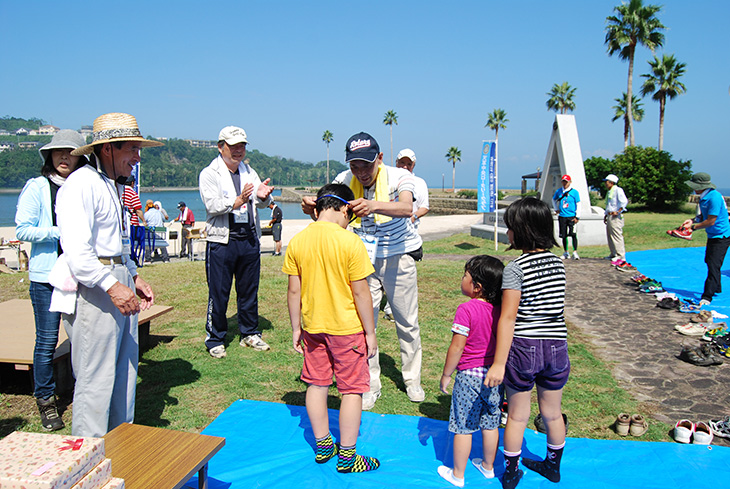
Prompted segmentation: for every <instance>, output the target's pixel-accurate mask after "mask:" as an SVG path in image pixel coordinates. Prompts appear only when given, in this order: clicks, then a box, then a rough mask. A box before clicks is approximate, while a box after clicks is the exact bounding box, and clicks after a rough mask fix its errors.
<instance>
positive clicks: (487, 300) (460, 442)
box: [438, 255, 504, 487]
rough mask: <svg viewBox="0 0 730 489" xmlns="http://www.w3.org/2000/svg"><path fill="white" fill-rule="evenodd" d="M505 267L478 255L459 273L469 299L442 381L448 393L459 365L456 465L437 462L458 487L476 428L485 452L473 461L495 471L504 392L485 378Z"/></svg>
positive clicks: (460, 312) (454, 399)
mask: <svg viewBox="0 0 730 489" xmlns="http://www.w3.org/2000/svg"><path fill="white" fill-rule="evenodd" d="M503 269H504V265H503V264H502V262H501V261H499V260H498V259H496V258H494V257H491V256H487V255H480V256H475V257H473V258H471V259H470V260H469V261H467V262H466V265H465V266H464V276H463V277H462V279H461V293H462V294H464V295H465V296H467V297H469V298H471V300H469V301H467V302H465V303H463V304H461V305H459V307H458V308H457V309H456V316H455V317H454V324H453V325H452V327H451V331H452V332H453V337H452V339H451V345H450V346H449V351H448V353H447V354H446V363H445V364H444V372H443V375H442V376H441V382H440V384H441V386H440V387H441V392H443V393H444V394H448V392H447V391H446V388H447V387H448V385H449V383H450V382H451V376H452V375H453V373H454V371H457V374H456V380H455V381H454V388H453V393H452V396H451V413H450V415H449V431H451V432H452V433H454V468H453V469H451V468H449V467H446V466H445V465H442V466H440V467H439V468H438V473H439V475H440V476H441V477H443V478H444V479H446V480H447V481H449V482H451V483H452V484H453V485H455V486H457V487H463V486H464V471H465V470H466V462H467V460H468V459H469V453H470V452H471V438H472V433H474V432H476V431H478V430H481V432H482V440H483V446H484V453H483V458H475V459H473V460H472V464H474V467H476V468H477V470H479V472H481V473H482V475H483V476H484V477H486V478H488V479H491V478H493V477H494V458H495V456H496V454H497V445H498V444H499V432H498V431H497V428H498V427H499V421H500V416H501V412H500V401H501V398H502V394H501V390H500V388H499V387H488V386H486V385H484V379H485V377H486V373H487V370H489V367H490V366H491V365H492V362H493V360H494V350H495V346H496V327H497V322H498V321H499V314H500V307H499V306H500V302H501V298H502V270H503Z"/></svg>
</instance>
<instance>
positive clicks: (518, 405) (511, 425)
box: [504, 387, 530, 453]
mask: <svg viewBox="0 0 730 489" xmlns="http://www.w3.org/2000/svg"><path fill="white" fill-rule="evenodd" d="M507 403H508V405H509V416H508V417H507V426H506V427H505V428H504V449H505V450H506V451H508V452H512V453H516V452H519V451H521V450H522V440H523V438H524V436H525V428H526V427H527V421H528V420H529V419H530V391H526V392H518V391H514V390H512V389H510V388H509V387H508V388H507Z"/></svg>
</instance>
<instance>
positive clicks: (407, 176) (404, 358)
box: [302, 132, 426, 410]
mask: <svg viewBox="0 0 730 489" xmlns="http://www.w3.org/2000/svg"><path fill="white" fill-rule="evenodd" d="M345 162H347V163H348V164H349V165H350V169H349V170H347V171H344V172H342V173H340V174H339V175H337V176H336V177H335V179H334V181H333V183H342V184H344V185H347V186H349V187H350V188H351V189H352V192H353V194H354V195H355V200H353V201H352V202H350V207H351V208H352V211H353V213H354V214H355V216H357V219H356V220H355V221H353V222H352V224H351V226H352V228H353V231H354V232H355V233H356V234H357V235H359V236H360V238H361V239H362V240H363V242H364V243H365V248H366V249H367V250H368V254H369V255H370V261H371V262H372V263H373V266H374V268H375V273H373V274H372V275H370V276H369V277H368V285H369V286H370V295H371V297H372V300H373V312H374V314H373V315H374V316H375V321H376V326H377V318H378V309H379V307H380V301H381V299H382V297H383V290H385V293H386V294H387V295H388V297H389V298H390V299H391V306H392V309H393V317H394V318H395V323H396V333H397V334H398V341H399V343H400V352H401V371H402V374H403V382H404V383H405V385H406V394H407V395H408V398H409V399H410V400H411V401H412V402H421V401H423V400H424V399H425V397H426V394H425V392H424V391H423V387H421V362H422V356H423V352H422V348H421V330H420V327H419V325H418V273H417V270H416V261H418V260H420V259H421V257H422V256H423V247H422V245H423V241H422V240H421V237H420V236H419V235H418V232H417V231H416V228H415V226H413V223H412V222H411V219H410V217H411V216H412V214H413V194H414V193H415V190H414V184H413V175H412V174H411V173H410V172H408V171H404V170H403V169H401V168H395V167H392V166H385V165H384V164H383V153H381V152H380V147H379V146H378V143H377V141H376V140H375V138H373V137H372V136H371V135H370V134H368V133H365V132H361V133H357V134H355V135H353V136H351V137H350V139H349V140H348V141H347V144H346V145H345ZM314 207H315V201H314V199H312V198H309V197H304V198H303V199H302V209H303V210H304V211H305V212H306V213H308V214H311V213H312V212H313V210H314ZM368 363H369V365H370V391H369V392H366V393H365V394H364V395H363V397H362V408H363V409H365V410H369V409H372V408H373V406H374V405H375V401H377V400H378V398H379V397H380V391H381V387H382V385H381V382H380V359H379V355H375V356H374V357H372V358H370V360H369V361H368Z"/></svg>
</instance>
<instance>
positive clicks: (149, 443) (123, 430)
mask: <svg viewBox="0 0 730 489" xmlns="http://www.w3.org/2000/svg"><path fill="white" fill-rule="evenodd" d="M225 444H226V439H225V438H221V437H218V436H208V435H199V434H196V433H186V432H184V431H174V430H166V429H162V428H153V427H150V426H142V425H138V424H129V423H124V424H122V425H120V426H117V427H116V428H114V429H113V430H112V431H110V432H109V433H107V434H106V435H105V436H104V446H105V449H106V456H107V457H108V458H110V459H111V460H112V475H113V476H114V477H121V478H122V479H124V487H125V488H126V489H179V488H181V487H183V485H184V484H185V482H187V481H188V480H189V479H190V478H191V477H192V476H194V475H195V473H196V472H197V473H198V488H199V489H205V488H207V487H208V461H209V460H210V459H211V458H213V455H215V454H216V453H217V452H218V450H220V449H221V448H223V446H224V445H225Z"/></svg>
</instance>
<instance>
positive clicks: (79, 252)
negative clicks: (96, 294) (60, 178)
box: [56, 165, 137, 292]
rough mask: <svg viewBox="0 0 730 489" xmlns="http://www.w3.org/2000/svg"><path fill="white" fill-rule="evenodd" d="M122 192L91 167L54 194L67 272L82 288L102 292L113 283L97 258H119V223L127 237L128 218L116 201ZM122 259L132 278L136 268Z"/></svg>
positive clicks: (120, 232) (128, 259)
mask: <svg viewBox="0 0 730 489" xmlns="http://www.w3.org/2000/svg"><path fill="white" fill-rule="evenodd" d="M123 191H124V186H123V185H119V184H116V183H115V182H114V181H112V180H111V179H109V178H107V177H106V176H104V175H103V174H101V173H100V172H98V171H97V170H96V168H94V167H93V166H91V165H85V166H83V167H81V168H79V169H78V170H76V171H75V172H73V173H72V174H71V175H69V177H68V178H67V179H66V183H64V185H63V187H61V189H60V190H59V191H58V197H57V199H56V215H57V218H58V227H59V228H60V230H61V247H62V248H63V253H64V255H65V256H66V261H67V262H68V266H69V269H70V270H71V273H72V274H73V275H74V277H76V280H78V281H79V283H81V284H83V285H85V286H86V287H89V288H91V287H97V286H98V287H101V288H102V290H104V291H105V292H106V291H107V290H109V287H111V286H112V285H114V284H115V283H116V282H117V279H116V278H114V277H113V276H112V274H111V273H110V271H109V269H107V268H105V267H104V265H102V263H101V262H100V261H99V258H100V257H101V258H109V257H117V256H122V223H123V222H124V226H125V227H126V230H127V232H126V236H127V237H128V236H129V218H128V216H127V215H126V213H125V212H124V210H123V209H122V204H121V202H120V200H119V196H120V195H122V192H123ZM123 220H124V221H123ZM122 260H123V262H124V264H125V265H126V266H127V268H128V269H129V272H130V273H131V274H132V276H133V277H134V276H136V275H137V267H136V265H135V264H134V262H133V261H132V260H131V259H130V258H129V255H128V254H127V255H123V256H122Z"/></svg>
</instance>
